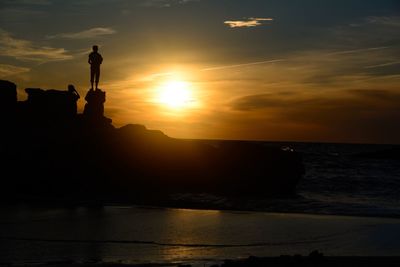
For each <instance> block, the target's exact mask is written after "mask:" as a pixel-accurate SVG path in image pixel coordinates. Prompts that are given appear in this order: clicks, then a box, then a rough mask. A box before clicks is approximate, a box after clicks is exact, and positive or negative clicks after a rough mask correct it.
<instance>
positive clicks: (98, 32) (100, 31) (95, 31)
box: [47, 27, 116, 39]
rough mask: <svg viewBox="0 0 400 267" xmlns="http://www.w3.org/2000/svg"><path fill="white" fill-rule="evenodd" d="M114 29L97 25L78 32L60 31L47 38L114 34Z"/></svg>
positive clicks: (74, 37)
mask: <svg viewBox="0 0 400 267" xmlns="http://www.w3.org/2000/svg"><path fill="white" fill-rule="evenodd" d="M115 33H116V31H115V30H114V29H112V28H103V27H97V28H92V29H88V30H84V31H80V32H71V33H60V34H56V35H49V36H47V38H48V39H54V38H61V39H89V38H95V37H98V36H102V35H110V34H115Z"/></svg>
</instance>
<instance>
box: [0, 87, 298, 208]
mask: <svg viewBox="0 0 400 267" xmlns="http://www.w3.org/2000/svg"><path fill="white" fill-rule="evenodd" d="M70 89H71V88H70ZM15 90H16V86H15V85H14V84H12V83H10V82H6V81H0V102H1V103H3V106H2V110H1V112H2V115H3V118H4V120H3V123H2V124H3V125H2V130H1V133H0V147H1V157H0V160H1V161H0V167H1V170H2V175H1V182H2V186H1V189H0V190H1V191H0V193H1V196H2V197H4V198H5V199H18V198H26V197H30V198H32V197H33V198H37V199H49V198H50V199H65V200H77V199H79V200H94V201H97V200H98V201H110V200H112V201H135V200H144V202H146V200H148V199H152V200H154V202H155V203H154V204H157V201H162V199H163V196H164V195H167V194H170V193H179V192H193V193H212V194H223V195H232V196H242V195H259V196H276V195H278V196H283V195H285V196H286V195H291V194H293V193H294V192H295V188H296V185H297V184H298V182H299V180H300V179H301V177H302V175H303V174H304V167H303V164H302V159H301V156H300V155H299V154H298V153H296V152H295V151H290V150H282V149H280V148H279V147H272V146H262V145H259V144H256V143H253V142H245V141H220V142H207V141H200V140H199V141H188V140H180V139H174V138H170V137H168V136H166V135H165V134H163V133H162V132H160V131H155V130H148V129H146V128H145V127H144V126H142V125H134V124H130V125H126V126H124V127H121V128H115V127H114V126H113V125H112V123H111V122H112V121H111V119H109V118H106V117H104V114H103V113H104V106H103V105H104V102H105V97H106V94H105V92H104V91H102V90H94V91H93V90H90V91H89V92H88V94H87V95H86V101H87V104H86V106H85V111H84V113H83V114H78V113H77V111H76V102H77V100H78V98H79V97H80V96H79V95H77V93H76V92H74V91H73V90H68V91H63V90H42V89H38V88H30V89H26V92H27V93H28V99H27V100H26V101H17V99H16V97H15V96H16V91H15ZM151 193H154V194H151Z"/></svg>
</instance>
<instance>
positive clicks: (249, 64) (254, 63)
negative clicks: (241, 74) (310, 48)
mask: <svg viewBox="0 0 400 267" xmlns="http://www.w3.org/2000/svg"><path fill="white" fill-rule="evenodd" d="M282 61H285V60H284V59H273V60H263V61H256V62H249V63H242V64H232V65H225V66H217V67H211V68H205V69H202V70H201V71H212V70H224V69H232V68H241V67H247V66H254V65H262V64H269V63H276V62H282Z"/></svg>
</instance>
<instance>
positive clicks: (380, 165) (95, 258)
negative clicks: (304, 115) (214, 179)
mask: <svg viewBox="0 0 400 267" xmlns="http://www.w3.org/2000/svg"><path fill="white" fill-rule="evenodd" d="M259 144H260V145H265V146H280V147H282V148H286V149H288V148H289V149H293V150H294V151H296V152H298V153H300V154H301V155H302V158H303V162H304V165H305V169H306V173H305V175H304V177H303V179H302V180H301V181H300V183H299V185H298V188H297V193H296V195H295V196H293V197H281V198H280V197H275V198H270V197H266V198H260V197H257V198H252V197H245V198H235V199H233V198H226V197H223V196H216V195H209V194H176V195H173V196H171V198H173V199H174V200H175V202H177V203H179V202H180V203H182V206H183V207H184V208H180V207H160V206H143V205H135V204H134V203H132V204H126V203H124V204H118V203H108V204H105V205H101V206H87V205H78V206H68V207H65V206H58V205H52V204H51V203H50V204H49V205H44V204H40V205H36V204H33V203H25V204H21V203H20V204H9V203H8V204H6V203H3V204H1V205H0V265H2V264H4V265H20V264H24V265H30V264H32V265H37V264H62V263H127V264H146V263H157V264H191V265H194V266H203V267H204V266H208V265H213V264H215V263H219V262H222V261H223V260H225V259H237V258H246V257H249V256H260V257H264V256H280V255H295V254H301V255H307V254H308V253H310V252H311V251H313V250H319V251H321V252H323V253H324V254H325V255H332V256H398V255H400V160H399V157H387V158H386V157H362V156H360V155H365V154H366V153H367V154H368V153H371V152H379V151H385V150H390V149H392V148H397V147H396V146H394V145H366V144H329V143H293V142H260V143H259ZM190 204H193V206H194V207H199V206H202V207H207V208H204V209H198V208H196V209H193V208H190Z"/></svg>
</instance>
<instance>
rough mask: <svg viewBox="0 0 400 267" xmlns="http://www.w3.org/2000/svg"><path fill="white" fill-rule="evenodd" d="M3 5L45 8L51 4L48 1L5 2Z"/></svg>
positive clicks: (17, 0)
mask: <svg viewBox="0 0 400 267" xmlns="http://www.w3.org/2000/svg"><path fill="white" fill-rule="evenodd" d="M5 4H12V5H35V6H47V5H51V4H52V2H51V1H50V0H7V1H5Z"/></svg>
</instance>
